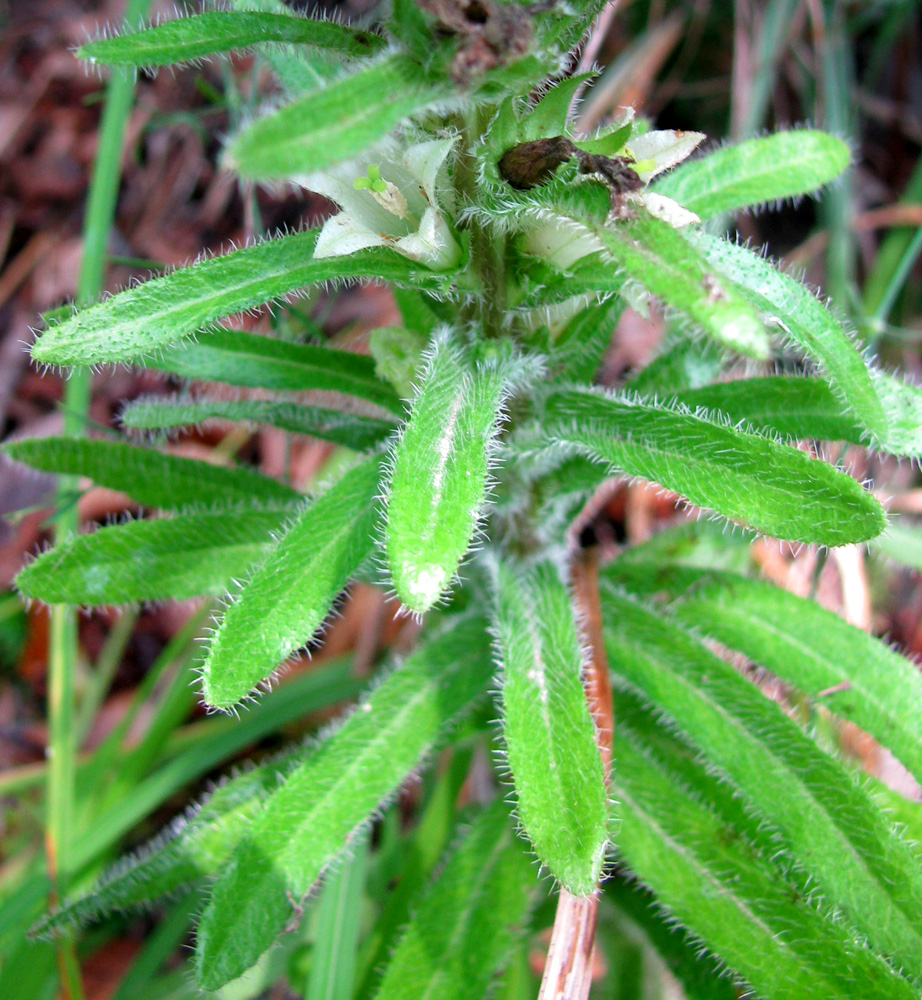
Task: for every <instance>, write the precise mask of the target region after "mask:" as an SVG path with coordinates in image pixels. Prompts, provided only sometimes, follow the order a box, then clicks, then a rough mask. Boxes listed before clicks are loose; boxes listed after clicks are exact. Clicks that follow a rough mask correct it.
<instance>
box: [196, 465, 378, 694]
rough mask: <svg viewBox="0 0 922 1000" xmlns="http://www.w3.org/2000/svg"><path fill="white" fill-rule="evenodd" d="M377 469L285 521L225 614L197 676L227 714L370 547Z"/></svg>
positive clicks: (315, 620) (304, 631)
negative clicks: (267, 552) (271, 545)
mask: <svg viewBox="0 0 922 1000" xmlns="http://www.w3.org/2000/svg"><path fill="white" fill-rule="evenodd" d="M380 475H381V463H380V460H379V459H377V458H373V459H369V460H367V461H365V462H363V463H362V464H361V465H359V466H357V467H356V468H355V469H352V470H351V471H350V472H348V473H347V474H346V475H345V476H343V478H342V479H341V480H340V481H339V482H338V483H337V484H336V485H335V486H333V487H331V488H330V489H328V490H327V491H326V493H324V494H323V495H322V496H320V497H318V498H317V499H316V500H315V501H314V502H313V503H309V504H305V505H304V506H303V507H302V509H301V511H300V512H298V513H297V514H296V515H295V516H294V517H293V518H292V519H291V521H290V523H289V525H288V526H287V528H286V529H285V530H284V533H283V534H282V535H281V537H280V538H279V539H278V541H277V543H276V544H275V545H274V546H273V547H272V548H271V549H270V550H269V554H268V555H267V557H266V559H265V561H264V562H262V563H261V564H260V565H259V566H258V567H257V568H256V569H255V570H254V572H253V573H252V575H251V576H250V577H249V579H248V580H247V581H246V583H245V584H244V586H243V588H242V590H241V591H240V593H239V594H238V595H237V596H236V597H235V598H234V600H233V601H232V603H230V604H229V605H228V606H227V608H226V609H225V611H224V614H223V616H222V618H221V621H220V623H219V624H218V627H217V630H216V631H215V634H214V638H213V639H212V641H211V645H210V646H209V649H208V655H207V657H206V659H205V664H204V666H203V668H202V693H203V695H204V698H205V701H206V702H207V703H208V704H209V705H214V706H215V707H216V708H229V707H230V706H231V705H234V704H236V703H237V702H239V701H240V700H241V699H242V698H245V697H247V696H248V695H249V694H251V693H252V692H253V691H254V689H255V688H256V687H257V686H258V685H259V684H260V683H261V682H262V681H265V680H267V679H268V678H269V677H271V676H272V675H273V674H274V673H275V671H276V670H277V669H278V667H279V666H280V665H281V663H282V662H283V661H284V660H285V659H286V657H288V656H290V655H291V654H292V653H293V652H295V650H297V649H298V648H299V647H300V646H303V645H304V644H305V643H306V642H308V641H309V640H310V639H311V637H312V636H313V635H314V633H315V632H316V631H317V629H318V628H320V626H321V625H322V624H323V622H324V619H325V618H326V617H327V615H328V614H329V612H330V608H331V606H332V604H333V601H334V600H335V599H336V596H337V595H338V594H339V593H340V591H342V589H343V588H344V587H345V586H346V584H347V583H348V582H349V580H350V579H351V577H352V576H354V574H355V573H356V572H357V571H358V569H359V568H360V567H361V565H362V564H363V563H364V562H365V561H366V560H367V559H368V557H369V556H370V555H371V553H372V551H373V549H374V545H375V523H376V520H377V517H378V513H377V495H378V490H379V479H380Z"/></svg>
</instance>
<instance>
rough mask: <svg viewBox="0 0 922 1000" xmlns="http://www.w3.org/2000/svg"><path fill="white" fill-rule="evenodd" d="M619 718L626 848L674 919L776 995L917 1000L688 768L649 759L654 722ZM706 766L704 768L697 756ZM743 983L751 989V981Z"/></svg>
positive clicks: (763, 992)
mask: <svg viewBox="0 0 922 1000" xmlns="http://www.w3.org/2000/svg"><path fill="white" fill-rule="evenodd" d="M654 725H655V723H654V722H653V720H652V718H650V719H649V721H648V722H647V724H646V726H642V727H638V726H637V725H636V722H633V723H631V724H628V723H624V724H622V722H621V719H620V717H619V721H618V725H616V726H615V737H614V753H615V759H616V760H617V761H618V763H619V766H618V768H617V770H616V772H615V775H614V782H613V787H612V795H613V796H614V797H615V798H616V799H617V801H618V802H619V803H620V807H621V822H620V828H619V833H618V838H617V849H618V853H619V856H620V858H621V859H622V860H623V861H624V862H625V863H626V864H627V865H628V866H629V867H630V868H631V869H632V870H633V871H634V872H635V873H636V874H637V876H638V877H639V878H640V879H641V880H642V882H643V883H644V884H645V885H647V886H648V887H649V888H650V889H652V890H653V892H654V894H655V895H656V898H657V901H658V902H659V903H660V905H662V906H664V907H665V908H666V910H667V913H669V914H670V915H671V917H672V918H673V919H674V920H677V921H679V922H681V923H682V924H684V925H685V926H686V927H687V928H689V930H690V931H691V932H692V933H693V934H694V935H696V936H697V937H698V938H700V939H701V940H702V941H703V942H704V943H705V944H706V945H707V946H708V947H709V948H710V949H711V950H712V951H713V952H714V953H715V954H716V955H718V956H719V957H720V958H721V959H723V961H724V962H726V963H727V965H728V966H729V968H730V969H732V970H734V971H735V972H737V973H739V974H740V975H742V976H743V977H744V978H745V979H746V980H747V981H748V982H749V983H750V984H751V986H752V988H753V990H754V992H755V994H756V995H758V996H762V997H767V998H771V1000H852V998H854V997H856V996H862V997H864V996H867V997H875V998H878V997H879V998H881V1000H884V998H888V1000H911V998H913V997H916V996H917V993H916V991H915V990H914V989H913V988H912V987H911V986H910V985H909V983H907V982H906V980H904V979H902V978H900V976H898V975H897V974H896V973H895V972H894V971H893V970H892V969H891V968H890V967H889V966H888V965H887V964H886V962H884V961H883V960H882V959H881V958H880V957H879V956H878V955H875V954H874V953H872V952H870V951H867V950H865V949H863V948H861V947H860V946H859V945H858V944H856V942H855V941H854V939H853V938H852V936H851V934H849V933H848V931H847V929H846V928H845V927H843V925H842V924H841V923H840V922H837V921H835V920H833V919H830V918H829V917H827V916H826V915H825V914H824V913H821V912H820V911H818V910H817V909H816V908H815V906H814V905H811V904H810V903H809V902H807V900H806V898H805V896H804V894H803V893H802V891H799V890H798V888H797V887H796V886H795V885H792V884H791V883H790V882H789V881H788V880H787V879H786V878H785V877H784V875H783V874H782V872H781V871H780V870H779V869H778V868H776V867H775V866H774V865H772V864H771V863H770V861H768V860H767V859H766V858H765V857H763V856H761V855H760V854H759V853H757V852H756V851H755V850H754V849H753V848H752V847H751V846H750V845H749V843H748V842H747V841H746V840H745V839H743V838H741V837H740V835H739V831H738V830H737V829H736V827H735V826H733V825H731V824H729V823H727V822H726V821H725V820H722V819H721V818H718V816H715V815H714V814H713V813H712V812H711V811H710V810H709V809H708V808H707V807H706V806H705V805H704V804H702V802H701V801H700V799H699V798H698V797H697V796H696V795H694V794H692V793H690V792H689V788H688V785H687V784H686V780H687V778H686V774H685V772H684V771H679V772H678V773H676V772H675V771H673V769H672V768H671V767H670V766H669V758H668V757H666V758H664V757H663V756H661V755H659V754H657V755H656V758H655V760H654V759H651V758H650V756H649V754H648V749H647V739H646V737H647V732H649V730H650V728H651V727H652V726H654ZM698 767H699V770H701V771H702V772H703V768H701V766H700V765H698ZM744 992H745V991H744Z"/></svg>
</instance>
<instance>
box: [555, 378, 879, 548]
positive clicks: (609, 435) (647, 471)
mask: <svg viewBox="0 0 922 1000" xmlns="http://www.w3.org/2000/svg"><path fill="white" fill-rule="evenodd" d="M543 431H544V433H545V435H546V436H547V440H548V442H549V443H551V442H567V443H569V444H571V445H574V446H576V447H577V448H578V449H579V450H580V451H581V452H582V453H583V454H586V455H588V456H589V457H592V458H594V459H596V460H597V461H601V462H605V463H607V464H608V465H609V467H610V471H611V472H614V471H619V472H624V473H627V474H628V475H632V476H641V477H643V478H644V479H648V480H650V481H651V482H654V483H659V484H660V485H661V486H665V487H666V488H667V489H670V490H675V491H676V492H677V493H680V494H681V495H682V496H684V497H687V498H688V500H690V501H691V502H692V503H693V504H696V505H697V506H699V507H705V508H710V509H711V510H714V511H716V512H717V513H718V514H722V515H723V516H724V517H728V518H730V519H731V520H733V521H736V522H737V523H739V524H742V525H744V526H746V527H750V528H753V529H755V530H756V531H761V532H764V533H765V534H767V535H771V536H773V537H775V538H784V539H790V540H796V541H804V542H819V543H821V544H824V545H844V544H847V543H849V542H859V541H865V540H867V539H868V538H873V537H874V536H876V535H878V534H880V532H881V531H882V530H883V529H884V527H885V525H886V517H885V515H884V511H883V508H882V507H881V506H880V504H879V503H878V502H877V500H875V499H874V497H872V496H871V494H870V493H868V492H866V491H865V490H863V489H862V488H861V486H860V485H859V484H858V483H856V482H855V480H854V479H851V478H850V477H849V476H846V475H844V474H843V473H841V472H838V471H837V470H835V469H833V468H832V467H831V466H829V465H827V464H826V463H825V462H821V461H818V460H816V459H811V458H809V457H808V456H807V455H805V454H804V453H803V452H801V451H798V450H796V449H795V448H790V447H787V446H786V445H781V444H777V443H776V442H774V441H772V440H770V439H768V438H765V437H762V436H760V435H757V434H750V433H747V432H745V431H741V430H738V429H736V428H731V427H726V426H724V425H722V424H720V423H716V422H714V421H711V420H707V419H705V418H703V417H700V416H695V415H693V414H690V413H683V412H680V411H677V410H674V409H669V408H665V407H662V406H658V405H654V404H649V403H642V402H637V401H635V400H633V399H630V398H617V397H614V396H610V395H607V394H606V393H604V392H601V391H593V390H569V391H565V390H564V391H560V392H557V393H555V394H553V395H552V396H551V397H550V399H549V400H548V403H547V409H546V414H545V417H544V421H543Z"/></svg>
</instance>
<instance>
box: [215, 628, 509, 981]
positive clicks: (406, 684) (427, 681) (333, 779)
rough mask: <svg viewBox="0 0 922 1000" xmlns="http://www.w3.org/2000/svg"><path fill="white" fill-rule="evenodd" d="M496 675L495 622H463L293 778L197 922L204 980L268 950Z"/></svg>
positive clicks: (397, 675)
mask: <svg viewBox="0 0 922 1000" xmlns="http://www.w3.org/2000/svg"><path fill="white" fill-rule="evenodd" d="M491 673H492V663H491V658H490V651H489V645H488V642H487V635H486V625H485V623H484V622H483V621H482V620H481V619H478V618H467V619H462V620H460V621H458V622H457V624H455V625H454V627H453V628H452V629H450V630H448V631H446V632H445V633H443V634H442V635H441V636H440V637H438V638H437V639H435V640H433V641H432V642H430V643H428V644H427V645H425V646H423V647H422V648H420V649H419V650H418V651H417V652H415V653H413V654H412V655H411V656H410V658H409V659H408V660H407V661H406V662H405V663H404V664H403V666H402V667H400V668H399V669H398V670H396V671H395V672H394V673H392V674H391V675H390V677H388V679H387V680H386V681H385V682H384V683H383V684H381V685H379V686H378V687H377V688H375V689H374V690H373V691H372V693H371V694H370V696H369V697H368V698H367V699H366V700H365V701H364V702H363V703H362V704H360V705H359V706H358V708H357V709H356V711H355V713H354V714H353V715H352V716H350V718H349V719H348V720H347V721H346V723H345V724H344V725H343V726H342V727H341V728H340V729H338V730H337V731H336V732H335V733H334V734H333V735H332V736H330V737H329V738H328V739H327V740H326V741H325V742H324V743H323V744H321V745H320V746H319V747H318V748H317V750H316V752H315V753H314V754H313V755H312V756H311V757H310V758H309V759H308V761H307V762H306V764H305V765H304V766H303V767H300V768H299V769H297V770H296V771H294V772H293V773H292V774H291V776H290V777H289V778H288V780H287V781H286V782H285V784H284V785H283V786H282V787H281V788H280V789H279V791H278V792H276V793H275V795H273V796H272V798H271V799H270V800H269V802H268V804H267V806H266V808H265V810H264V811H263V813H262V814H261V816H260V817H259V819H258V821H257V822H256V823H255V824H254V825H253V828H252V831H251V834H250V836H249V838H248V839H247V840H246V841H245V842H244V843H243V844H242V845H241V846H240V848H239V849H238V850H237V852H236V853H235V855H234V858H233V860H232V861H231V863H230V865H229V866H228V867H227V868H225V870H224V871H223V872H222V874H221V875H220V876H219V878H218V880H217V882H216V883H215V886H214V891H213V894H212V897H211V902H210V903H209V905H208V908H207V909H206V911H205V914H204V916H203V918H202V922H201V924H200V925H199V930H198V948H197V971H198V979H199V982H200V984H201V986H202V987H203V988H205V989H217V988H218V987H219V986H222V985H223V984H224V983H226V982H228V981H230V980H231V979H234V978H236V977H237V976H239V975H240V974H242V973H243V972H245V971H246V970H247V969H248V968H250V966H252V965H253V963H254V962H256V960H257V959H258V958H259V956H260V955H261V954H262V953H263V952H264V951H266V949H267V948H269V947H270V945H271V944H272V942H273V941H274V940H275V938H276V937H277V936H278V934H279V933H281V931H282V930H283V929H284V927H285V925H286V923H287V922H288V921H289V919H290V918H291V917H292V916H293V915H294V909H295V905H297V903H298V901H299V900H301V899H302V898H303V897H304V896H305V895H306V894H307V893H308V892H310V890H311V887H312V886H313V885H314V883H315V882H316V881H317V879H318V878H319V877H320V875H321V874H322V873H323V871H324V869H325V868H326V867H327V866H328V865H329V864H330V862H331V861H332V860H333V859H334V858H335V857H336V856H337V855H339V854H340V853H341V852H342V851H343V849H344V848H346V847H347V846H348V842H349V839H350V837H352V836H354V834H355V833H356V832H357V831H358V830H359V829H361V828H362V827H363V826H364V825H365V824H367V822H368V821H369V820H370V818H371V817H372V816H373V815H374V813H375V811H376V810H377V809H378V808H379V807H380V805H381V803H382V802H383V801H384V800H386V799H387V798H388V797H389V796H391V795H393V794H394V792H395V791H396V790H397V789H398V788H399V787H400V785H401V784H402V783H403V782H404V781H405V780H406V778H407V776H408V775H409V774H410V773H411V772H412V771H413V770H414V769H415V768H417V767H418V766H419V765H420V763H421V761H422V760H423V758H424V757H425V756H426V754H427V753H428V752H429V751H430V750H431V749H432V747H433V745H434V744H435V743H436V742H437V741H438V740H440V739H441V738H443V736H444V734H445V732H446V729H447V728H448V726H449V725H450V724H451V723H452V721H453V720H455V719H456V718H457V717H458V716H459V715H460V714H461V713H463V712H465V711H466V710H467V709H468V707H469V706H470V704H471V703H472V702H473V701H474V700H475V699H477V698H479V697H480V696H481V695H482V693H483V692H484V690H485V688H486V686H487V684H488V683H489V679H490V676H491Z"/></svg>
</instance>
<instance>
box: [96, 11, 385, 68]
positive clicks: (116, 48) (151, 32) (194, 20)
mask: <svg viewBox="0 0 922 1000" xmlns="http://www.w3.org/2000/svg"><path fill="white" fill-rule="evenodd" d="M260 42H282V43H284V42H289V43H293V44H296V45H309V46H313V47H315V48H320V49H328V50H331V51H333V52H336V53H337V54H339V55H342V56H352V57H359V56H367V55H371V54H372V53H374V52H377V51H379V50H380V49H381V48H383V47H384V45H385V44H386V43H385V41H384V39H383V38H380V37H379V36H378V35H373V34H371V33H370V32H368V31H360V30H358V29H356V28H349V27H346V26H345V25H342V24H334V23H332V22H331V21H319V20H313V19H311V18H306V17H296V16H294V15H291V14H269V13H261V12H257V11H213V12H210V13H205V14H197V15H195V16H193V17H185V18H180V19H178V20H175V21H168V22H167V23H166V24H158V25H156V26H155V27H153V28H147V29H145V30H141V31H130V32H126V33H125V34H123V35H117V36H115V37H114V38H101V39H99V40H98V41H95V42H90V43H89V44H87V45H83V46H81V47H80V48H79V49H78V50H77V55H78V56H79V57H80V58H81V59H88V60H89V61H90V62H95V63H101V64H102V65H103V66H140V67H146V66H169V65H170V63H183V62H189V61H191V60H195V59H203V58H205V57H206V56H211V55H216V54H218V53H220V52H232V51H233V50H234V49H247V48H251V47H252V46H254V45H257V44H259V43H260Z"/></svg>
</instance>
